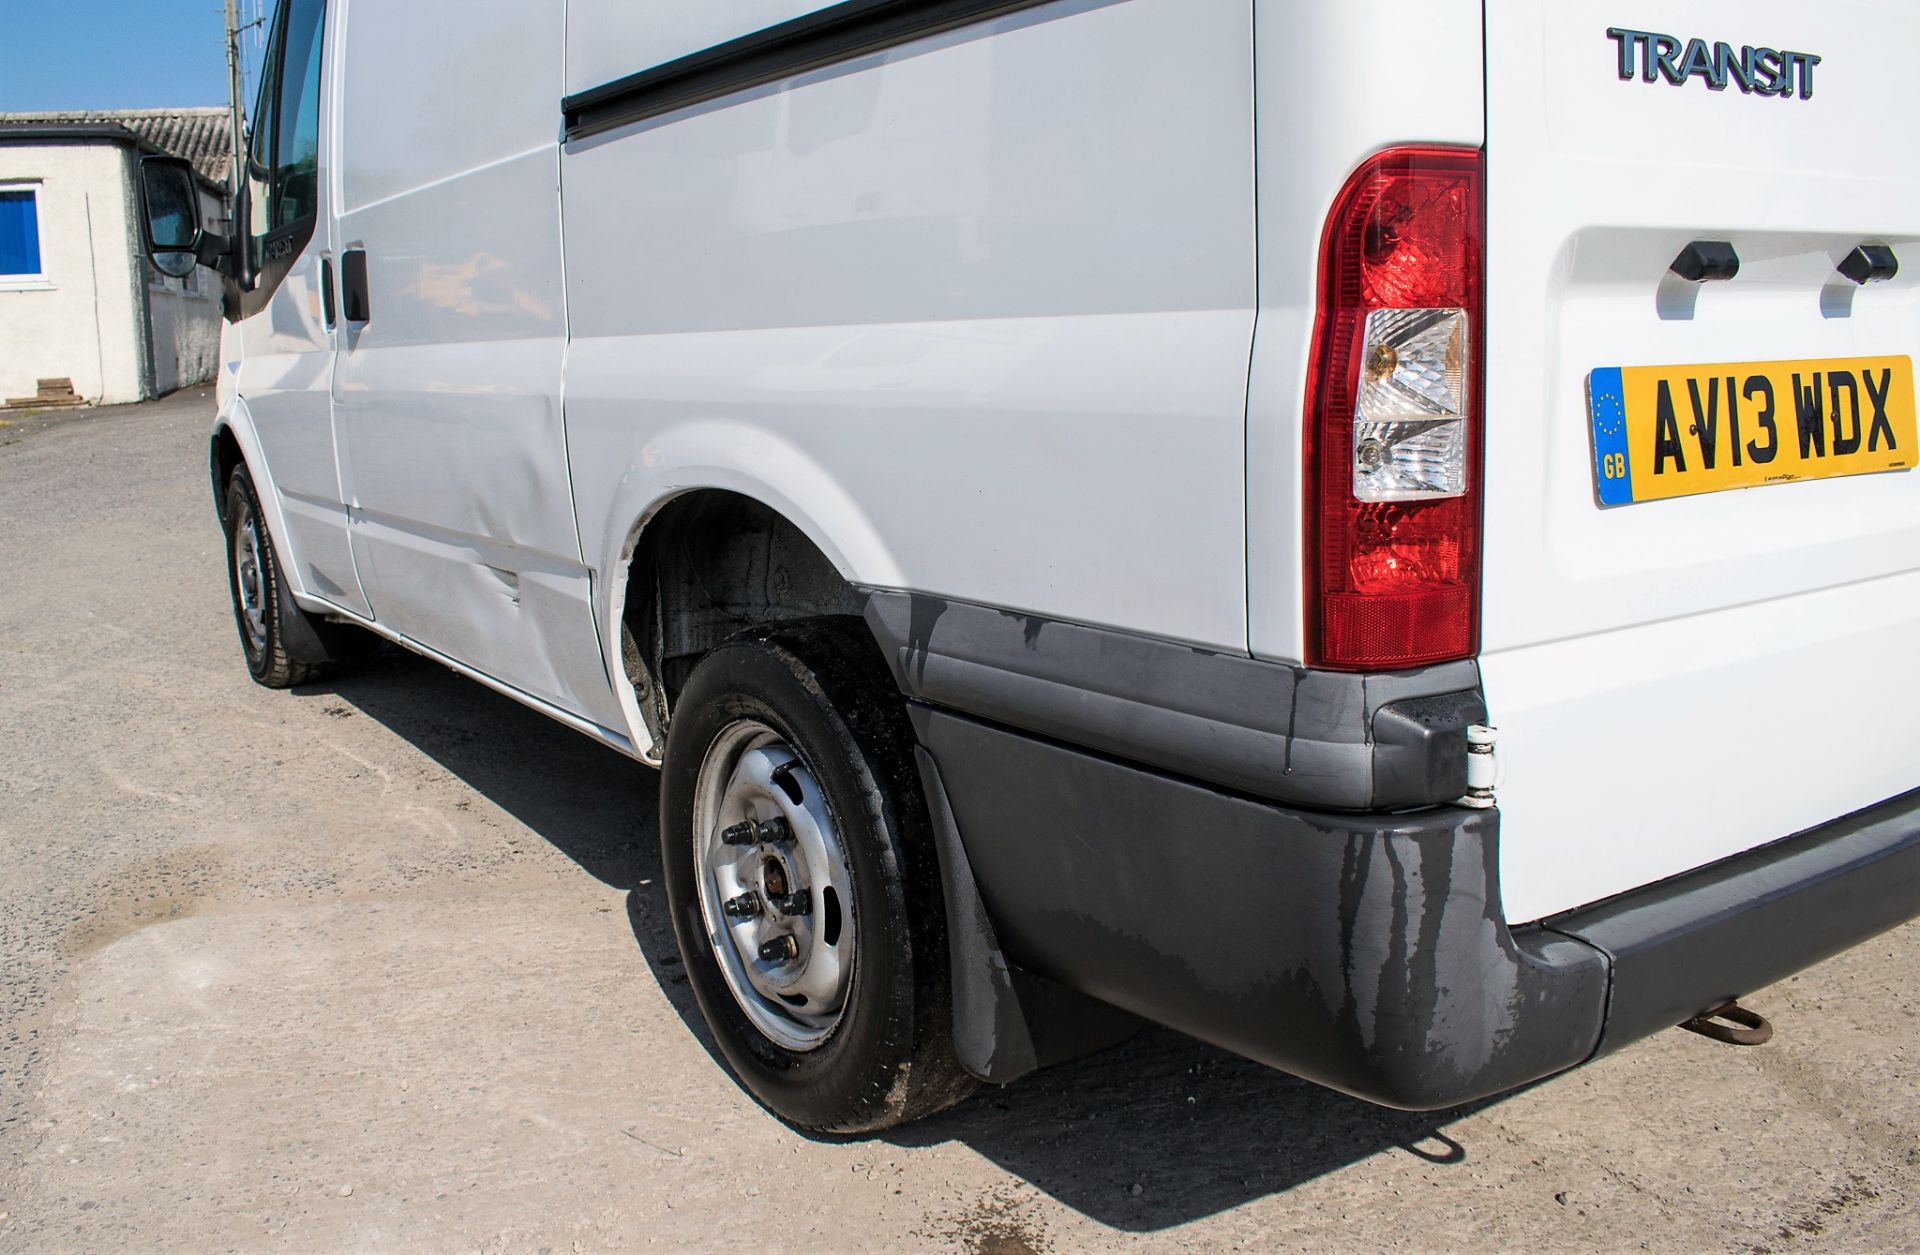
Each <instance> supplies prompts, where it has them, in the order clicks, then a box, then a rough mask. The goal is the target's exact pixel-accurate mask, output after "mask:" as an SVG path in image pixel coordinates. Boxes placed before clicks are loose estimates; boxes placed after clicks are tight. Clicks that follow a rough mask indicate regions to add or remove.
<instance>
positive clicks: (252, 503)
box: [225, 466, 375, 689]
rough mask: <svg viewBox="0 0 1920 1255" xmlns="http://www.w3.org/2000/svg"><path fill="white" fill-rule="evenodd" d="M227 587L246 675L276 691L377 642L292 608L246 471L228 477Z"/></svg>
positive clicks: (314, 677)
mask: <svg viewBox="0 0 1920 1255" xmlns="http://www.w3.org/2000/svg"><path fill="white" fill-rule="evenodd" d="M225 519H226V528H227V586H228V588H229V589H230V590H231V591H232V593H233V620H234V624H235V625H236V626H237V627H238V628H239V629H240V648H241V649H242V650H243V651H244V652H245V654H246V657H247V673H248V674H249V675H251V676H253V678H254V681H255V682H256V683H259V684H264V685H265V686H266V687H268V688H271V689H284V688H292V687H293V686H294V685H296V684H305V683H307V682H308V681H311V680H317V679H319V678H321V677H322V676H324V675H326V674H327V673H328V671H330V670H331V669H332V666H333V664H334V663H335V662H336V661H339V660H344V659H346V658H348V657H357V656H360V655H362V654H364V653H366V652H368V651H369V650H370V649H371V648H372V647H373V646H374V644H375V641H374V638H373V637H372V636H370V635H368V634H367V633H365V632H361V631H358V630H356V629H354V628H351V627H348V626H345V625H342V624H332V623H327V622H326V621H325V620H323V619H321V618H319V617H318V616H316V615H310V614H308V613H307V612H306V611H304V610H302V609H300V607H299V606H298V605H296V604H295V603H294V600H293V597H292V596H291V595H290V594H289V593H288V591H287V587H286V582H285V581H284V580H283V579H282V578H281V574H280V559H279V558H278V557H277V556H276V555H275V554H274V551H273V538H272V536H271V535H269V534H268V531H267V525H266V520H265V517H264V516H263V515H262V514H261V511H260V497H259V495H258V494H257V493H256V492H255V491H254V487H253V477H252V475H251V474H249V473H248V471H247V468H246V467H245V466H240V467H237V468H236V469H235V470H234V472H233V474H232V476H231V477H229V478H228V480H227V497H226V511H225Z"/></svg>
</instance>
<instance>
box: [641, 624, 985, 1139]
mask: <svg viewBox="0 0 1920 1255" xmlns="http://www.w3.org/2000/svg"><path fill="white" fill-rule="evenodd" d="M913 744H914V741H913V731H912V728H911V727H910V726H909V725H908V723H907V720H906V715H905V711H904V708H903V706H902V702H901V699H900V696H899V694H898V692H897V690H895V689H894V688H893V686H892V685H891V683H890V682H888V680H887V677H886V675H885V672H884V670H883V669H882V668H881V666H880V663H879V659H878V658H877V657H875V656H874V649H873V643H872V639H871V638H870V637H868V636H866V635H865V633H864V629H862V628H861V627H859V626H858V623H857V621H851V622H849V621H841V620H831V619H822V620H812V621H809V622H807V623H804V624H797V625H792V626H784V627H780V628H777V629H773V630H771V631H768V632H765V633H763V634H757V635H754V636H751V637H747V638H742V639H737V640H734V641H731V642H729V643H727V644H725V645H722V646H721V647H720V648H718V649H716V650H714V651H713V652H712V653H711V654H709V655H708V656H707V657H706V658H704V659H702V660H701V662H700V663H699V665H698V666H697V667H695V668H694V671H693V674H692V676H691V677H689V679H688V681H687V684H686V687H685V689H684V690H683V691H682V692H681V694H680V697H679V700H678V701H677V702H676V703H675V708H674V716H673V722H672V726H671V729H670V731H669V734H668V737H667V746H666V755H665V766H664V769H663V775H662V781H661V789H660V844H661V863H662V866H663V869H664V876H665V880H666V889H667V901H668V905H669V907H670V908H671V910H672V913H673V925H674V931H675V934H676V935H677V937H678V938H679V943H680V953H681V957H682V958H683V959H684V960H685V963H686V968H687V976H688V980H689V983H690V984H691V986H692V988H693V992H694V996H695V997H696V998H697V999H698V1000H699V1003H700V1009H701V1012H702V1014H703V1015H704V1016H705V1017H706V1021H707V1024H708V1026H709V1027H710V1028H711V1029H712V1031H713V1035H714V1037H715V1039H716V1040H717V1042H718V1044H719V1047H720V1051H721V1053H722V1054H723V1055H724V1056H725V1058H726V1060H727V1063H728V1064H729V1065H730V1066H731V1067H732V1068H733V1070H734V1072H735V1074H736V1075H737V1076H738V1077H739V1078H740V1079H741V1081H742V1082H743V1083H744V1084H745V1085H746V1087H747V1088H748V1090H750V1091H751V1092H752V1093H753V1095H754V1096H755V1097H756V1098H758V1099H759V1100H760V1101H761V1102H762V1103H764V1104H765V1105H766V1106H767V1107H769V1108H771V1109H772V1110H773V1112H774V1113H775V1114H777V1115H779V1116H780V1117H782V1118H783V1119H785V1120H787V1121H789V1122H791V1123H793V1124H795V1125H797V1126H800V1127H802V1128H806V1129H812V1130H817V1131H822V1132H834V1133H871V1132H876V1131H878V1130H881V1129H886V1128H891V1127H893V1126H894V1125H897V1124H902V1123H904V1122H906V1121H909V1120H915V1119H918V1118H920V1117H922V1116H926V1115H931V1114H932V1113H934V1112H936V1111H939V1110H942V1109H944V1108H946V1107H948V1106H951V1105H952V1104H953V1103H955V1102H958V1101H959V1100H960V1099H962V1098H964V1097H965V1096H966V1095H967V1094H968V1093H969V1092H971V1090H972V1089H973V1085H974V1083H973V1081H972V1079H971V1078H970V1077H968V1076H967V1074H966V1073H965V1072H964V1071H962V1070H961V1068H960V1066H959V1064H958V1063H957V1062H956V1061H955V1059H954V1056H953V1028H952V999H951V992H950V981H949V975H948V960H947V944H946V923H945V914H944V908H943V906H942V902H941V894H940V872H939V866H938V861H937V857H936V854H935V852H934V845H933V841H932V838H931V835H930V832H929V822H928V819H927V814H926V806H925V802H924V801H923V799H922V796H921V793H920V789H919V780H918V772H917V770H916V768H915V767H914V762H913V757H912V753H913Z"/></svg>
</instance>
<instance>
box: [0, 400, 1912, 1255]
mask: <svg viewBox="0 0 1920 1255" xmlns="http://www.w3.org/2000/svg"><path fill="white" fill-rule="evenodd" d="M211 407H212V399H211V397H210V396H209V395H208V394H206V393H205V392H199V391H192V392H187V393H182V394H178V395H176V396H174V397H172V398H169V399H168V400H166V401H163V402H158V403H155V404H152V405H147V406H139V407H128V408H124V409H118V410H104V411H91V412H86V413H67V414H62V415H59V416H57V417H55V418H51V419H47V420H45V421H36V422H33V423H30V424H22V425H19V426H17V427H14V428H8V429H6V430H4V431H0V735H3V736H4V743H3V744H0V1250H4V1251H13V1250H21V1251H27V1250H32V1251H52V1250H73V1251H97V1250H105V1249H127V1248H137V1249H141V1250H183V1249H184V1250H226V1249H247V1250H251V1249H287V1250H340V1249H347V1248H382V1249H392V1248H406V1249H414V1248H426V1249H434V1250H484V1251H493V1250H514V1251H520V1250H526V1251H539V1250H552V1251H563V1250H599V1249H608V1248H616V1247H617V1248H629V1247H644V1246H649V1245H657V1246H658V1247H660V1248H664V1249H698V1250H716V1249H721V1248H723V1247H724V1248H727V1249H734V1250H791V1249H814V1250H836V1251H837V1250H873V1251H899V1250H919V1249H925V1250H962V1251H970V1252H991V1253H993V1255H1017V1253H1020V1252H1029V1251H1059V1252H1066V1251H1081V1250H1088V1251H1103V1250H1111V1249H1120V1248H1128V1249H1133V1248H1139V1249H1146V1250H1204V1251H1217V1250H1260V1251H1268V1250H1276V1249H1294V1248H1340V1249H1358V1250H1365V1249H1388V1248H1392V1249H1415V1250H1428V1249H1432V1250H1439V1249H1463V1248H1487V1247H1516V1248H1522V1249H1527V1250H1541V1249H1570V1250H1596V1249H1600V1250H1618V1249H1629V1248H1647V1249H1653V1250H1663V1251H1690V1252H1691V1251H1701V1250H1715V1251H1717V1250H1726V1251H1769V1252H1782V1253H1784V1252H1800V1251H1822V1250H1829V1251H1861V1250H1894V1249H1914V1248H1916V1247H1920V1214H1917V1212H1920V1202H1916V1200H1917V1199H1920V1190H1917V1189H1916V1187H1917V1186H1920V1086H1916V1080H1917V1079H1920V1060H1916V1054H1915V1051H1914V1049H1913V1046H1912V1038H1911V1037H1910V1036H1909V1034H1910V1033H1912V1032H1914V1031H1915V1028H1916V1011H1920V1003H1917V1001H1916V996H1915V981H1914V977H1913V975H1912V973H1913V971H1914V969H1915V966H1916V960H1917V959H1920V928H1916V927H1912V926H1909V927H1908V928H1905V929H1902V930H1900V931H1897V932H1894V933H1891V934H1888V935H1886V936H1884V937H1881V938H1879V939H1878V940H1875V941H1873V942H1870V943H1869V944H1867V945H1865V946H1862V947H1860V948H1859V949H1857V950H1855V951H1853V952H1852V953H1850V954H1847V955H1843V956H1841V957H1840V958H1838V959H1835V960H1833V961H1832V962H1829V963H1826V964H1823V965H1822V966H1820V967H1818V968H1816V969H1814V970H1812V971H1810V972H1808V973H1805V974H1804V975H1802V976H1800V977H1798V978H1796V979H1794V980H1791V981H1788V982H1786V983H1784V984H1782V985H1779V986H1776V987H1774V988H1772V989H1767V990H1763V991H1761V992H1760V993H1758V994H1757V995H1755V996H1754V997H1752V998H1750V999H1748V1000H1747V1001H1748V1004H1749V1005H1751V1006H1753V1007H1755V1008H1757V1009H1759V1010H1760V1011H1762V1012H1763V1013H1765V1014H1767V1015H1769V1016H1770V1017H1772V1019H1773V1021H1774V1023H1775V1025H1776V1027H1777V1035H1776V1037H1775V1039H1774V1041H1773V1043H1772V1044H1770V1045H1768V1046H1765V1047H1761V1048H1758V1049H1745V1050H1743V1049H1736V1048H1732V1047H1728V1046H1722V1045H1716V1044H1713V1043H1710V1042H1708V1041H1706V1040H1704V1039H1702V1038H1698V1037H1694V1036H1691V1035H1688V1034H1685V1033H1680V1032H1669V1033H1664V1034H1661V1035H1660V1036H1659V1037H1657V1038H1655V1039H1653V1040H1651V1041H1648V1042H1646V1043H1643V1044H1642V1045H1640V1046H1638V1047H1636V1048H1634V1049H1631V1050H1629V1051H1627V1052H1625V1053H1624V1054H1621V1055H1616V1056H1614V1057H1612V1058H1610V1059H1608V1060H1605V1061H1603V1062H1601V1063H1599V1064H1597V1065H1595V1066H1593V1067H1590V1068H1586V1069H1584V1070H1581V1071H1578V1072H1575V1073H1573V1074H1570V1075H1567V1076H1564V1077H1561V1078H1559V1079H1556V1080H1553V1081H1550V1082H1548V1083H1545V1084H1542V1085H1538V1086H1535V1087H1533V1088H1532V1089H1530V1090H1528V1091H1526V1092H1523V1093H1520V1094H1517V1095H1513V1096H1510V1097H1507V1098H1504V1099H1502V1100H1499V1101H1496V1102H1491V1103H1483V1104H1477V1105H1475V1106H1473V1107H1471V1108H1468V1109H1464V1110H1460V1111H1454V1112H1448V1113H1442V1114H1440V1115H1436V1116H1414V1115H1402V1114H1396V1113H1392V1112H1387V1111H1383V1110H1380V1109H1377V1108H1374V1107H1370V1106H1367V1105H1366V1104H1363V1103H1359V1102H1354V1101H1351V1100H1349V1099H1346V1098H1342V1097H1339V1096H1337V1095H1334V1094H1331V1093H1328V1092H1326V1091H1323V1090H1319V1089H1316V1088H1315V1087H1313V1086H1311V1085H1307V1084H1305V1083H1303V1082H1299V1081H1295V1080H1292V1079H1290V1078H1288V1077H1285V1076H1281V1075H1279V1074H1277V1073H1273V1072H1269V1071H1267V1070H1265V1069H1262V1068H1259V1067H1255V1066H1253V1065H1251V1064H1248V1063H1245V1062H1242V1061H1240V1060H1238V1059H1235V1058H1233V1057H1232V1056H1230V1055H1226V1054H1223V1053H1222V1052H1220V1051H1217V1050H1214V1049H1211V1048H1209V1047H1205V1046H1201V1045H1199V1044H1197V1043H1194V1042H1192V1041H1189V1040H1186V1039H1184V1038H1181V1037H1178V1036H1175V1035H1173V1034H1171V1033H1164V1032H1155V1033H1149V1034H1147V1035H1145V1036H1143V1037H1141V1038H1139V1039H1137V1040H1136V1041H1135V1042H1133V1043H1132V1044H1130V1045H1128V1046H1126V1047H1123V1048H1121V1049H1119V1050H1115V1051H1111V1052H1109V1053H1107V1054H1105V1055H1102V1056H1100V1057H1098V1058H1094V1059H1089V1060H1085V1061H1082V1062H1080V1063H1076V1064H1071V1065H1067V1066H1064V1067H1061V1068H1057V1069H1055V1070H1053V1071H1051V1072H1048V1073H1045V1074H1043V1075H1041V1076H1039V1077H1035V1078H1032V1079H1030V1080H1028V1081H1027V1082H1025V1083H1023V1084H1020V1085H1016V1086H1013V1087H1011V1088H1008V1089H1004V1090H990V1091H984V1092H982V1093H981V1094H980V1095H978V1096H977V1097H976V1098H974V1099H972V1100H971V1101H969V1102H968V1103H967V1104H966V1105H964V1106H963V1107H961V1108H960V1109H958V1110H956V1111H954V1112H951V1113H949V1114H947V1115H945V1116H942V1117H940V1118H938V1119H935V1120H932V1121H928V1122H926V1123H924V1124H922V1125H919V1126H915V1127H912V1128H909V1129H906V1130H903V1131H901V1132H899V1133H898V1134H896V1135H893V1136H890V1137H885V1138H880V1139H873V1140H860V1141H837V1140H822V1139H817V1138H809V1137H804V1136H801V1135H798V1134H796V1133H794V1132H792V1131H791V1130H789V1129H787V1128H786V1127H784V1126H782V1125H781V1124H779V1123H778V1122H777V1121H775V1120H773V1119H771V1118H769V1117H768V1116H767V1115H766V1114H765V1113H764V1112H762V1111H761V1110H760V1109H759V1108H758V1107H757V1106H755V1105H754V1104H753V1103H752V1102H751V1101H750V1100H749V1099H747V1098H746V1097H745V1095H744V1094H743V1093H742V1092H741V1091H740V1090H739V1089H738V1088H736V1087H735V1086H734V1085H733V1083H732V1082H731V1081H730V1080H729V1079H728V1077H727V1075H726V1073H725V1072H724V1071H723V1070H722V1068H721V1067H720V1066H719V1065H718V1064H717V1063H716V1061H715V1059H714V1057H713V1055H712V1053H711V1052H710V1050H709V1048H708V1045H707V1039H706V1035H705V1031H704V1029H702V1028H701V1026H700V1024H699V1020H698V1016H697V1013H696V1012H695V1010H694V1008H693V1006H692V1002H691V999H690V997H689V996H688V993H687V989H686V986H685V984H684V983H683V979H684V978H683V977H682V975H681V973H680V970H679V961H678V959H677V958H676V956H675V954H674V948H673V942H672V937H671V932H670V930H669V927H668V924H667V921H666V919H665V915H664V910H663V905H662V897H661V893H660V888H659V885H658V883H657V882H658V864H657V855H656V852H655V842H656V834H655V830H654V819H653V816H654V809H655V800H656V799H655V779H654V775H653V773H652V772H651V771H649V770H647V769H646V768H644V767H641V766H639V765H637V764H635V763H632V762H629V761H627V760H625V759H622V758H620V757H618V756H617V755H615V754H613V753H611V752H609V751H607V750H605V749H602V748H600V747H598V746H596V745H594V744H592V743H590V742H589V741H587V740H585V739H584V738H582V737H580V736H578V735H577V734H575V733H573V732H570V731H568V730H566V729H565V728H562V727H560V726H558V725H556V724H551V723H549V722H547V721H545V720H543V719H542V718H541V717H539V716H537V715H534V714H532V713H530V712H527V711H525V710H523V709H521V708H520V707H519V706H517V705H515V704H513V703H512V702H509V701H507V700H505V699H503V698H500V697H497V696H494V695H493V694H491V693H488V692H487V691H485V690H483V689H481V688H480V687H479V686H477V685H474V684H471V683H469V682H467V681H464V680H461V679H459V678H458V677H456V676H454V675H452V674H451V673H448V672H445V671H443V670H440V669H439V668H437V667H435V666H434V665H432V664H430V663H427V662H424V661H421V660H418V659H415V658H412V657H410V656H406V655H401V654H398V653H395V654H393V655H391V656H387V657H382V658H380V659H377V660H376V661H374V662H373V663H372V664H370V665H368V666H367V667H365V668H363V669H362V670H360V671H358V672H356V673H354V674H352V675H350V676H343V677H341V678H339V679H338V680H335V681H332V682H329V683H327V684H324V685H320V686H315V687H311V688H306V689H301V690H298V691H295V692H293V693H272V692H268V691H266V690H264V689H260V688H256V687H255V686H253V685H252V684H251V683H249V682H248V680H247V677H246V673H245V670H244V667H243V666H242V663H241V659H240V650H239V646H238V643H237V641H236V640H235V637H234V629H233V622H232V618H231V614H230V612H229V610H228V608H227V591H226V585H225V577H224V574H223V569H222V565H221V562H222V555H221V548H220V536H219V532H218V529H217V527H216V526H215V524H214V522H213V518H212V511H211V497H210V495H209V492H208V486H207V482H206V472H205V465H206V458H205V445H204V441H205V434H206V428H207V423H208V419H209V416H210V411H211Z"/></svg>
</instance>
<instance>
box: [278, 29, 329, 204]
mask: <svg viewBox="0 0 1920 1255" xmlns="http://www.w3.org/2000/svg"><path fill="white" fill-rule="evenodd" d="M325 9H326V5H325V3H324V0H293V2H292V3H291V4H290V5H288V6H287V12H288V14H289V20H288V22H287V47H286V54H285V55H284V56H283V57H282V58H281V69H280V81H281V86H282V90H281V92H280V116H279V118H278V126H277V129H278V131H279V137H278V139H277V140H276V141H275V144H274V153H273V160H274V185H273V225H274V226H276V227H286V226H292V225H293V224H294V223H296V222H298V221H300V219H302V218H310V217H312V216H313V215H314V213H316V212H317V211H318V210H319V208H320V27H321V18H322V15H323V13H324V12H325Z"/></svg>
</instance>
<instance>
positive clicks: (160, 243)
mask: <svg viewBox="0 0 1920 1255" xmlns="http://www.w3.org/2000/svg"><path fill="white" fill-rule="evenodd" d="M140 197H141V207H142V218H143V220H144V224H145V227H144V230H145V238H146V246H147V256H148V257H150V258H152V259H153V264H154V267H155V269H157V270H159V271H160V273H161V274H163V275H168V276H170V277H172V278H175V279H183V278H185V277H186V276H188V275H190V274H192V273H193V268H194V267H195V266H197V265H200V264H201V263H202V262H208V263H214V262H218V261H220V260H223V259H224V254H225V252H226V247H227V242H226V240H224V239H222V238H220V237H219V236H215V235H211V234H209V233H208V231H207V227H206V223H205V222H204V221H203V220H202V218H201V216H200V183H199V180H198V179H197V178H196V177H195V176H194V173H193V166H192V165H191V164H190V163H189V162H188V161H187V160H186V159H185V158H183V157H142V158H141V159H140Z"/></svg>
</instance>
